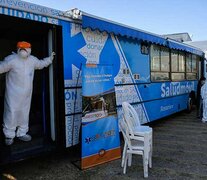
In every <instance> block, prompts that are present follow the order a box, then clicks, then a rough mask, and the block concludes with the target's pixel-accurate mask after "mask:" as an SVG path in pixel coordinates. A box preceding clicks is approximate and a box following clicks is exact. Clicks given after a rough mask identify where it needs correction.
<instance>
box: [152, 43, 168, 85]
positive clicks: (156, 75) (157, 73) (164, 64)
mask: <svg viewBox="0 0 207 180" xmlns="http://www.w3.org/2000/svg"><path fill="white" fill-rule="evenodd" d="M150 52H151V80H152V81H163V80H169V71H170V67H169V62H170V58H169V49H168V48H165V47H160V46H157V45H152V46H151V51H150Z"/></svg>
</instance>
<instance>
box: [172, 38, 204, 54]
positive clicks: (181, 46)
mask: <svg viewBox="0 0 207 180" xmlns="http://www.w3.org/2000/svg"><path fill="white" fill-rule="evenodd" d="M168 45H169V48H171V49H177V50H182V51H186V52H190V53H193V54H197V55H199V56H204V52H203V51H201V50H199V49H198V48H196V47H193V46H190V45H188V44H183V43H179V42H176V41H174V40H171V39H168Z"/></svg>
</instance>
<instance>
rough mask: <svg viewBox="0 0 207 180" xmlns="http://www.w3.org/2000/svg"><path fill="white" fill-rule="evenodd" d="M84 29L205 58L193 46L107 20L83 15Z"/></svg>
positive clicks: (202, 53)
mask: <svg viewBox="0 0 207 180" xmlns="http://www.w3.org/2000/svg"><path fill="white" fill-rule="evenodd" d="M82 27H83V28H91V29H93V30H96V29H98V30H100V31H106V32H108V33H114V34H115V35H121V36H127V37H131V38H135V39H138V40H142V41H147V42H150V43H154V44H159V45H162V46H167V47H169V48H172V49H177V50H182V51H186V52H190V53H193V54H197V55H199V56H204V52H202V51H200V50H198V49H196V48H193V47H191V46H188V45H187V44H183V43H180V42H176V41H172V40H169V39H165V38H163V37H161V36H159V35H155V34H152V33H149V32H145V31H142V30H139V29H135V28H132V27H128V26H125V25H122V24H118V23H115V22H112V21H108V20H106V19H101V18H98V17H93V16H90V15H86V14H84V15H82Z"/></svg>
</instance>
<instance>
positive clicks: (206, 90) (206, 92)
mask: <svg viewBox="0 0 207 180" xmlns="http://www.w3.org/2000/svg"><path fill="white" fill-rule="evenodd" d="M201 97H202V100H203V118H202V121H203V122H207V81H205V84H204V85H203V86H202V87H201Z"/></svg>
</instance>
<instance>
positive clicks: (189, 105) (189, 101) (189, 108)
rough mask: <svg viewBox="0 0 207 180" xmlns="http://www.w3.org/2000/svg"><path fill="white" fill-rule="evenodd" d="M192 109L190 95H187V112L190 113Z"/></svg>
mask: <svg viewBox="0 0 207 180" xmlns="http://www.w3.org/2000/svg"><path fill="white" fill-rule="evenodd" d="M192 109H193V100H192V98H191V97H189V98H188V102H187V113H190V112H191V111H192Z"/></svg>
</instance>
